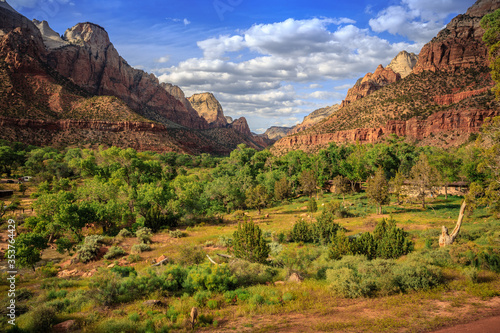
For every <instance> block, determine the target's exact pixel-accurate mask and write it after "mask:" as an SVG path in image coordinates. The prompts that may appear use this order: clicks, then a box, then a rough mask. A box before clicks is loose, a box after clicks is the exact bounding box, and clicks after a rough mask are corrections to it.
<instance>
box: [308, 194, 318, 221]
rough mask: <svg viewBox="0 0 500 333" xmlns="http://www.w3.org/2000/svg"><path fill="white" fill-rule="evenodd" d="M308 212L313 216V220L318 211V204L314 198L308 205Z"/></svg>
mask: <svg viewBox="0 0 500 333" xmlns="http://www.w3.org/2000/svg"><path fill="white" fill-rule="evenodd" d="M307 211H308V212H309V213H310V214H311V219H312V216H313V214H314V213H316V212H317V211H318V204H317V203H316V200H314V198H310V199H309V202H308V203H307Z"/></svg>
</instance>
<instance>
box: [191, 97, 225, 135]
mask: <svg viewBox="0 0 500 333" xmlns="http://www.w3.org/2000/svg"><path fill="white" fill-rule="evenodd" d="M188 100H189V102H190V103H191V105H192V106H193V108H194V109H195V110H196V112H198V115H199V116H200V117H202V118H204V119H205V120H206V121H207V122H208V124H209V125H210V126H212V127H227V120H226V117H225V116H224V111H223V110H222V106H221V105H220V103H219V101H218V100H217V99H216V98H215V96H214V95H213V94H212V93H208V92H206V93H201V94H194V95H193V96H191V97H189V99H188Z"/></svg>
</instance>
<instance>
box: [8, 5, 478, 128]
mask: <svg viewBox="0 0 500 333" xmlns="http://www.w3.org/2000/svg"><path fill="white" fill-rule="evenodd" d="M7 1H8V2H9V4H11V5H12V7H14V8H15V9H16V10H17V11H19V12H20V13H21V14H23V15H25V16H26V17H28V18H30V19H33V18H36V19H38V20H47V21H48V22H49V24H50V26H51V27H52V28H53V29H54V30H55V31H57V32H58V33H59V34H63V33H64V31H65V30H66V29H67V28H70V27H72V26H74V25H75V24H77V23H79V22H93V23H96V24H99V25H101V26H102V27H104V28H105V29H106V31H107V32H108V33H109V36H110V39H111V42H112V43H113V44H114V45H115V47H116V49H117V50H118V52H119V53H120V55H121V56H122V57H123V58H124V59H125V60H127V62H128V63H129V64H130V65H132V66H133V67H135V68H139V69H143V70H145V71H146V72H149V73H154V74H155V75H156V76H157V77H158V78H159V79H160V81H162V82H163V81H165V82H170V83H173V84H176V85H178V86H180V87H181V88H182V89H183V90H184V92H185V93H186V96H190V95H192V94H193V93H197V92H205V91H210V92H212V93H214V95H215V96H216V97H217V99H218V100H219V101H220V102H221V104H222V107H223V109H224V113H225V115H228V116H231V117H233V118H238V117H240V116H245V117H246V118H247V120H248V122H249V125H250V128H251V129H252V130H253V131H255V132H263V131H265V129H266V128H268V127H270V126H275V125H276V126H287V125H289V126H290V125H295V124H296V123H298V122H301V121H302V119H303V117H304V116H306V115H307V114H309V113H311V112H312V111H314V110H316V109H318V108H321V107H325V106H330V105H333V104H336V103H339V102H341V101H342V99H343V98H344V97H345V95H346V93H347V89H348V88H350V87H351V86H352V85H353V84H354V82H355V81H356V79H358V78H359V77H361V76H364V75H365V74H366V73H367V72H373V71H374V70H375V69H376V68H377V66H378V65H379V64H382V65H383V66H386V65H388V64H389V62H390V61H391V59H392V58H394V57H395V56H396V55H397V54H398V52H399V51H402V50H407V51H409V52H415V53H417V54H418V52H419V51H420V49H421V47H422V46H423V45H424V44H425V43H426V42H428V41H429V40H430V39H432V37H434V36H435V35H436V34H437V32H438V31H439V30H441V29H442V28H443V27H444V26H445V25H446V24H447V23H448V22H449V21H450V20H451V19H452V18H453V17H454V16H456V15H457V14H461V13H465V11H466V10H467V8H468V7H470V6H471V5H472V4H474V2H475V0H389V1H379V0H374V1H365V0H362V1H355V0H352V1H342V2H341V1H316V0H308V1H302V0H287V1H283V0H277V1H273V0H267V1H263V0H252V1H250V0H199V1H189V0H188V1H182V0H181V1H178V0H177V1H172V0H153V1H148V0H142V1H141V0H135V1H115V0H107V1H106V0H100V1H95V0H80V1H76V0H7Z"/></svg>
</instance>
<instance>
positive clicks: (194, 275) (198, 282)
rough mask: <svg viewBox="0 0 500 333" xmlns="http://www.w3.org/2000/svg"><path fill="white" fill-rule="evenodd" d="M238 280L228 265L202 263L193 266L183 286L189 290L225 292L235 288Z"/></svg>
mask: <svg viewBox="0 0 500 333" xmlns="http://www.w3.org/2000/svg"><path fill="white" fill-rule="evenodd" d="M237 282H238V279H237V278H236V276H234V275H233V273H232V272H231V269H230V268H229V266H228V265H226V264H220V265H217V266H215V265H211V264H202V265H199V266H193V267H191V269H190V270H189V272H188V273H187V276H186V279H185V280H184V283H183V284H182V286H183V288H185V289H186V290H187V291H188V292H196V291H200V290H209V291H217V292H225V291H227V290H231V289H233V288H234V287H235V286H236V285H237Z"/></svg>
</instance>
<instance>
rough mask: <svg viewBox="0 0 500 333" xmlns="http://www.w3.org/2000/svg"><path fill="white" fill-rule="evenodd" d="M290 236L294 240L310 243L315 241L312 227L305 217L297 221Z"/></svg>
mask: <svg viewBox="0 0 500 333" xmlns="http://www.w3.org/2000/svg"><path fill="white" fill-rule="evenodd" d="M290 236H291V238H292V241H294V242H302V243H310V242H312V241H313V235H312V230H311V227H310V226H309V224H308V223H307V222H306V221H305V220H304V219H300V220H298V221H297V222H295V224H294V225H293V229H292V232H291V234H290Z"/></svg>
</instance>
